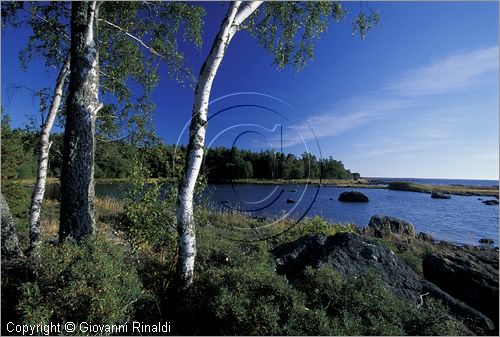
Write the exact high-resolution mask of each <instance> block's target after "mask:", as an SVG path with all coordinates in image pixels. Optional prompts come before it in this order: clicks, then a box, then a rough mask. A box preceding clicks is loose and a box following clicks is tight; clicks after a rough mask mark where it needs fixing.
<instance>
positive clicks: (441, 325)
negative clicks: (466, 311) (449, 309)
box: [297, 267, 451, 336]
mask: <svg viewBox="0 0 500 337" xmlns="http://www.w3.org/2000/svg"><path fill="white" fill-rule="evenodd" d="M297 286H298V288H299V289H300V290H302V291H303V292H304V293H305V294H306V298H307V303H306V304H307V305H308V306H309V307H310V308H311V309H313V308H316V309H318V308H320V309H324V310H325V311H326V312H327V314H328V315H329V316H330V317H331V318H332V319H333V320H334V325H335V327H336V329H337V331H339V332H340V334H342V335H359V336H363V335H406V334H408V335H447V334H451V330H450V322H449V319H448V316H447V313H446V310H445V309H444V307H443V306H442V305H441V304H440V303H438V302H436V301H433V300H427V301H426V302H425V303H426V304H425V305H424V306H422V307H420V308H419V307H417V305H416V304H415V303H411V302H409V301H406V300H403V299H400V298H396V297H394V296H393V295H392V294H391V293H390V292H389V291H388V290H387V289H385V288H384V287H383V284H382V282H381V281H380V280H379V279H378V278H377V277H376V276H375V275H374V274H368V275H367V276H366V277H357V278H354V277H344V276H342V275H341V274H340V273H338V272H336V271H334V270H333V269H332V268H330V267H322V268H320V269H312V268H310V267H309V268H307V269H306V270H305V272H304V275H303V278H302V279H301V280H300V281H299V282H298V285H297Z"/></svg>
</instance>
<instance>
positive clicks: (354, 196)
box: [339, 191, 368, 202]
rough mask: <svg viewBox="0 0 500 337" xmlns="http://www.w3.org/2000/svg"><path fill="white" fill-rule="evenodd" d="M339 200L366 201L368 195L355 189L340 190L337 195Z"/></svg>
mask: <svg viewBox="0 0 500 337" xmlns="http://www.w3.org/2000/svg"><path fill="white" fill-rule="evenodd" d="M339 201H344V202H368V197H367V196H366V195H365V194H363V193H361V192H357V191H349V192H342V193H340V195H339Z"/></svg>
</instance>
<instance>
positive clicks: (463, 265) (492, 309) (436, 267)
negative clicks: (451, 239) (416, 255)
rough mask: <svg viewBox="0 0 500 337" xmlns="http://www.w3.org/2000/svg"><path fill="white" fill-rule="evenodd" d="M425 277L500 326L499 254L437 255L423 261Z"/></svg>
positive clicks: (461, 252)
mask: <svg viewBox="0 0 500 337" xmlns="http://www.w3.org/2000/svg"><path fill="white" fill-rule="evenodd" d="M422 267H423V272H424V277H425V278H426V279H427V280H429V281H430V282H432V283H434V284H436V285H437V286H439V287H440V288H441V289H443V290H444V291H446V292H447V293H449V294H450V295H452V296H453V297H456V298H457V299H459V300H461V301H463V302H465V303H466V304H468V305H469V306H471V307H473V308H475V309H477V310H479V311H480V312H482V313H484V314H485V315H486V316H488V317H489V318H491V319H492V320H493V321H494V322H495V324H496V326H497V327H498V299H499V297H498V252H496V251H494V250H492V249H488V250H470V251H465V250H464V251H458V250H457V251H450V252H446V253H434V254H431V255H429V256H427V257H425V258H424V260H423V263H422Z"/></svg>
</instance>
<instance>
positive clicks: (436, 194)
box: [431, 192, 451, 199]
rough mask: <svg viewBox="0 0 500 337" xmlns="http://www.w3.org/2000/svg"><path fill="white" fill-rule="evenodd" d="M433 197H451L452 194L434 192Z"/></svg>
mask: <svg viewBox="0 0 500 337" xmlns="http://www.w3.org/2000/svg"><path fill="white" fill-rule="evenodd" d="M431 198H433V199H451V195H449V194H445V193H441V192H432V194H431Z"/></svg>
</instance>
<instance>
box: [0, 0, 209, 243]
mask: <svg viewBox="0 0 500 337" xmlns="http://www.w3.org/2000/svg"><path fill="white" fill-rule="evenodd" d="M70 13H71V9H70V4H69V3H68V2H60V3H53V2H49V3H28V2H9V3H6V4H5V5H4V4H2V24H3V26H4V27H5V26H6V25H7V24H9V25H10V26H12V27H19V26H25V27H26V26H27V27H30V28H31V31H32V35H31V36H30V38H29V42H28V45H27V47H26V48H24V49H23V50H22V51H21V52H20V54H19V55H20V60H21V64H22V65H23V67H24V68H26V67H27V64H28V63H29V62H30V61H31V60H32V59H33V57H39V56H42V58H43V59H44V60H45V63H46V66H47V67H48V68H58V67H61V68H60V70H59V74H58V77H57V80H56V84H55V89H54V95H53V96H52V102H51V104H50V108H49V109H48V111H47V116H46V117H45V119H44V122H43V124H42V127H41V132H40V142H39V152H38V155H39V160H38V171H37V177H36V182H35V188H34V191H33V196H32V202H31V207H30V213H29V229H30V246H31V249H33V248H34V247H35V245H36V244H37V243H38V242H39V239H40V218H41V206H42V202H43V196H44V191H45V185H46V177H47V165H48V159H49V150H50V147H51V142H50V138H49V136H50V132H51V129H52V126H53V124H54V121H55V120H56V118H57V119H59V121H63V120H64V118H61V116H63V115H64V114H63V115H61V114H58V111H62V112H63V113H64V111H65V107H64V104H63V103H64V98H62V97H63V96H65V95H66V93H67V77H68V73H69V64H70V57H69V49H70V36H69V35H70V25H69V20H70V18H69V15H70ZM23 14H24V15H23ZM203 15H204V10H203V9H202V8H201V7H199V6H192V5H190V4H184V3H152V2H148V1H142V2H120V3H117V2H104V3H102V4H101V6H100V15H99V18H98V22H99V23H100V24H101V27H100V29H99V31H100V32H99V37H98V39H97V40H96V41H95V43H96V44H97V50H98V53H99V54H100V56H99V68H100V70H99V74H100V79H101V83H100V91H101V95H107V94H111V95H112V96H114V97H115V98H116V99H117V101H118V105H116V104H105V105H104V107H103V108H102V109H101V110H100V113H99V116H97V117H98V119H97V120H96V129H97V130H99V131H100V132H101V133H105V134H106V136H107V137H108V138H109V137H111V136H112V134H113V135H115V134H116V133H119V132H117V130H118V129H121V131H122V132H123V129H124V127H123V124H128V125H133V124H134V123H135V124H136V125H138V127H139V128H144V127H145V126H144V125H145V124H146V122H147V119H148V118H149V119H150V118H151V116H150V112H151V111H152V109H153V106H152V105H150V104H148V102H147V101H148V94H149V92H151V90H152V89H153V88H154V86H155V85H156V84H157V82H158V65H159V62H160V61H162V62H166V63H167V66H168V71H169V76H170V77H171V78H173V79H175V80H176V81H178V82H180V83H183V84H188V85H190V84H191V83H192V82H193V80H194V77H193V76H192V73H191V71H190V69H189V68H188V67H187V66H186V63H185V58H184V55H183V53H182V52H180V51H179V49H178V45H177V40H178V39H179V38H182V39H184V41H186V42H190V43H192V44H193V45H195V46H196V47H200V46H201V42H202V40H201V34H202V24H203V22H202V17H203ZM181 28H183V30H181ZM180 32H182V35H180ZM65 55H66V56H65ZM129 79H133V80H134V81H135V82H136V83H137V84H139V85H140V87H142V89H143V94H142V95H140V96H139V97H137V98H136V102H135V103H133V101H132V96H134V95H133V93H132V91H131V90H130V89H129V87H128V83H127V81H128V80H129ZM65 83H66V85H65ZM117 117H119V118H117ZM42 119H43V118H42ZM120 121H123V123H122V126H121V127H120V126H118V124H119V122H120ZM128 130H131V127H128ZM98 142H99V138H97V140H96V143H97V144H98Z"/></svg>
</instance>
